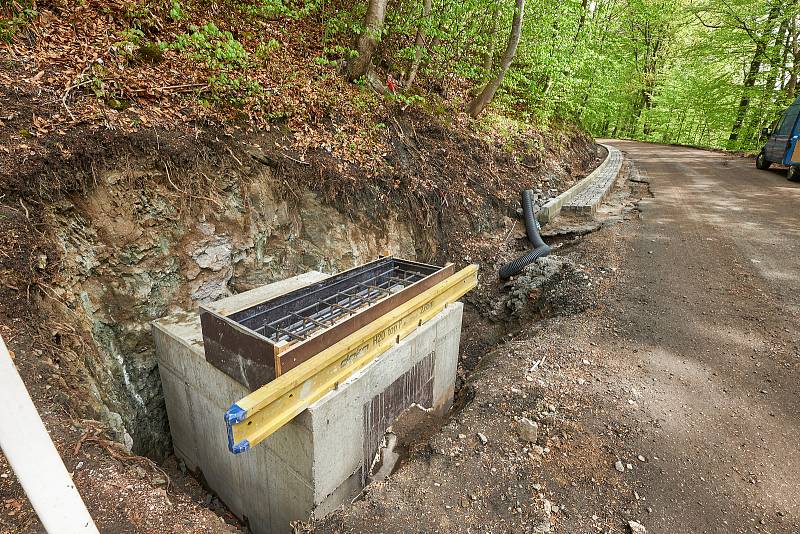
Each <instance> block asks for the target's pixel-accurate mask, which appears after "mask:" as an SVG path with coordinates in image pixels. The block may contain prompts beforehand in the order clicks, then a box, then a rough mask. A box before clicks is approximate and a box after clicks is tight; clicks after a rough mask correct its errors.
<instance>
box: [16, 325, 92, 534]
mask: <svg viewBox="0 0 800 534" xmlns="http://www.w3.org/2000/svg"><path fill="white" fill-rule="evenodd" d="M0 448H2V450H3V454H5V456H6V458H7V459H8V461H9V463H10V464H11V468H12V469H13V470H14V474H15V475H16V476H17V480H19V482H20V484H22V488H23V489H24V490H25V493H26V494H27V495H28V500H30V502H31V504H32V505H33V508H34V510H36V514H37V515H38V516H39V519H40V520H41V522H42V524H43V525H44V528H45V530H47V532H48V533H50V534H62V533H63V534H73V533H74V534H91V533H97V527H95V525H94V521H92V517H91V516H90V515H89V511H88V510H87V509H86V506H85V505H84V504H83V500H82V499H81V496H80V494H79V493H78V490H77V489H76V488H75V484H74V483H73V482H72V478H71V477H70V476H69V473H68V472H67V468H66V467H64V462H62V461H61V457H60V456H59V455H58V451H57V450H56V448H55V446H54V445H53V442H52V440H51V439H50V435H49V434H48V433H47V429H46V428H45V427H44V423H42V419H41V417H39V412H37V411H36V407H35V406H34V405H33V401H32V400H31V397H30V395H29V394H28V390H27V389H26V388H25V384H24V383H23V382H22V378H20V376H19V373H18V372H17V369H16V367H14V362H13V361H11V355H10V354H9V353H8V349H7V348H6V344H5V342H4V341H3V338H2V336H0Z"/></svg>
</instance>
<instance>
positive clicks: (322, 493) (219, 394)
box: [153, 273, 462, 534]
mask: <svg viewBox="0 0 800 534" xmlns="http://www.w3.org/2000/svg"><path fill="white" fill-rule="evenodd" d="M322 278H324V275H322V274H321V273H307V274H306V275H303V277H302V279H301V280H299V281H298V280H297V278H295V279H289V280H287V281H286V282H285V283H284V282H279V283H276V284H270V285H269V286H265V287H264V288H259V289H257V290H254V291H253V292H252V293H253V294H252V295H249V293H251V292H247V293H242V294H239V295H236V296H235V297H232V299H237V300H236V301H235V302H232V303H231V302H225V301H226V300H228V299H225V300H223V301H219V303H216V305H217V306H219V308H220V309H225V310H228V309H230V308H231V307H239V306H242V307H246V306H248V305H250V303H251V302H253V303H254V301H257V300H263V299H264V298H268V297H269V296H270V295H271V294H279V293H283V292H286V291H290V290H292V289H294V288H296V287H297V286H298V283H300V284H301V285H304V284H308V283H311V282H313V281H316V280H319V279H322ZM265 295H266V296H265ZM461 316H462V305H461V304H460V303H456V304H453V305H451V306H448V308H447V309H445V310H444V311H443V312H442V313H440V314H438V315H437V316H436V317H434V318H433V319H431V320H430V321H428V322H427V323H425V324H424V325H422V326H421V327H420V328H418V329H417V330H416V331H415V332H414V333H412V334H411V335H409V336H408V337H406V338H405V339H404V340H402V341H401V343H399V344H398V345H396V346H395V347H393V348H392V349H390V350H388V351H387V352H385V353H384V354H382V355H381V356H379V357H378V358H376V359H375V360H374V361H372V362H371V363H370V364H368V365H367V366H366V367H364V368H363V369H361V370H360V371H359V372H358V373H356V374H355V375H353V376H351V377H350V378H349V379H348V380H347V381H345V382H344V383H342V384H340V385H339V387H338V389H336V390H334V391H331V392H329V393H328V394H327V395H325V396H324V397H323V398H322V399H320V400H319V401H317V402H316V403H314V404H313V405H311V406H310V407H309V408H308V409H307V410H306V411H304V412H303V413H301V414H300V415H298V416H297V417H296V418H295V419H294V420H293V421H292V422H291V423H289V424H287V425H285V426H284V427H283V428H281V429H280V430H279V431H278V432H276V433H275V434H273V435H272V436H270V437H269V438H268V439H266V440H265V441H264V442H262V443H261V444H260V445H258V446H256V447H254V448H253V449H251V450H250V451H248V452H246V453H244V454H240V455H233V454H231V453H230V452H228V448H227V435H226V431H225V424H224V422H223V414H224V413H225V411H226V410H227V409H228V408H229V407H230V405H231V404H232V403H234V402H236V401H237V400H239V399H241V398H242V397H244V396H246V395H247V394H248V393H249V391H247V390H246V389H245V388H244V387H243V386H242V385H240V384H239V383H238V382H236V381H234V380H233V379H231V378H230V377H228V376H227V375H225V374H224V373H222V372H221V371H219V370H218V369H216V368H215V367H213V366H211V365H210V364H209V363H208V362H206V361H205V357H204V352H203V342H202V339H203V338H202V334H201V332H200V322H199V318H198V316H197V314H179V315H176V316H171V317H167V318H164V319H161V320H159V321H156V322H155V323H154V325H153V326H154V328H153V335H154V337H155V343H156V353H157V356H158V364H159V371H160V372H161V379H162V382H163V387H164V395H165V398H166V404H167V412H168V416H169V422H170V431H171V433H172V438H173V443H174V447H175V453H176V455H177V456H178V457H180V458H182V459H183V460H184V461H185V462H186V464H187V466H188V467H189V468H190V469H192V470H196V471H200V472H202V475H203V477H204V478H205V480H206V481H207V483H208V485H209V487H210V488H211V489H212V490H214V491H215V492H216V493H217V495H218V496H219V498H220V499H221V500H222V501H223V502H225V504H226V505H228V507H229V508H230V509H231V510H232V511H233V512H234V513H235V514H236V515H238V516H239V517H240V518H242V519H244V520H246V521H247V522H248V523H249V525H250V528H251V530H252V531H253V532H254V533H255V534H262V533H264V534H266V533H282V532H290V531H291V529H290V527H289V523H290V522H291V521H293V520H306V519H308V518H309V517H310V516H311V515H312V514H314V515H316V516H317V517H321V516H323V515H325V514H327V513H329V512H330V511H332V510H334V509H335V508H336V507H338V506H339V504H341V503H342V502H345V501H346V500H349V499H350V498H351V497H352V496H353V495H354V494H355V493H357V492H358V491H359V490H360V489H361V488H362V487H363V484H364V482H365V480H366V478H367V476H368V472H367V471H368V469H369V466H370V464H371V463H372V457H373V456H374V454H375V451H376V450H377V443H378V441H380V439H381V438H382V437H383V434H384V432H385V431H386V429H387V427H389V426H391V424H392V422H393V421H394V418H395V417H397V415H399V413H400V412H402V411H403V410H404V409H405V408H407V407H408V406H410V405H411V404H413V403H417V404H419V405H421V406H423V407H424V408H432V409H434V410H435V411H437V412H438V413H439V414H443V413H444V412H446V411H447V410H448V409H449V408H450V406H451V405H452V398H453V387H454V384H455V373H456V365H457V362H458V345H459V339H460V331H461Z"/></svg>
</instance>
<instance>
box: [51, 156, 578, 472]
mask: <svg viewBox="0 0 800 534" xmlns="http://www.w3.org/2000/svg"><path fill="white" fill-rule="evenodd" d="M581 142H583V141H581ZM580 146H581V150H582V151H583V152H586V153H585V154H583V153H581V155H580V158H578V159H579V160H580V161H581V162H583V163H581V165H583V166H584V167H586V166H588V164H591V161H592V158H593V149H592V148H591V145H588V144H587V145H586V146H583V145H580ZM161 150H163V147H162V148H161ZM228 152H230V154H231V156H232V157H231V158H227V157H225V158H212V159H209V160H208V161H206V160H203V159H202V158H200V159H194V160H188V159H186V160H179V163H178V164H176V160H175V158H172V159H170V158H165V157H162V155H161V154H159V153H158V152H152V151H151V152H150V153H142V152H141V151H139V152H136V151H134V152H133V153H130V152H125V151H123V152H122V153H119V154H115V155H114V157H112V158H107V159H105V160H103V161H94V160H90V161H89V162H88V163H87V162H86V161H84V162H83V164H82V166H81V169H82V172H84V173H87V172H88V173H89V176H90V180H89V183H88V184H83V185H82V186H81V187H79V188H76V187H73V188H72V189H73V192H70V193H68V194H60V195H57V196H56V198H55V200H54V201H53V202H50V203H49V204H47V205H46V204H45V203H41V204H40V205H41V206H44V207H43V209H42V210H41V213H40V214H39V218H40V220H41V225H40V227H43V228H46V229H47V231H46V232H45V233H46V235H47V238H48V239H49V240H50V241H52V243H51V245H52V248H53V250H54V252H53V253H52V254H51V256H53V257H49V258H47V259H46V261H47V262H50V263H57V269H55V274H54V275H53V276H52V278H51V279H48V282H47V284H46V285H45V284H42V286H43V287H46V291H44V290H43V294H42V296H41V298H40V299H39V300H38V301H37V302H38V308H39V311H40V312H42V313H43V314H44V316H45V317H46V318H47V319H48V320H49V323H50V325H52V326H51V329H52V338H53V339H54V340H57V343H56V344H57V345H58V349H59V351H60V361H61V367H62V372H63V374H64V375H65V380H67V381H68V382H70V384H69V385H70V387H71V388H72V390H73V391H75V392H79V393H77V394H76V395H75V396H76V402H77V403H78V404H83V405H84V406H85V407H87V408H88V411H89V412H90V413H89V414H87V415H90V416H94V417H96V418H98V419H101V420H102V421H103V422H104V423H105V424H106V425H107V426H108V428H109V430H110V433H111V435H112V437H113V438H114V439H116V440H117V441H119V442H121V443H124V444H125V445H126V446H127V447H128V448H129V449H130V450H132V451H133V452H135V453H137V454H141V455H146V456H149V457H151V458H154V459H157V460H160V459H163V458H164V457H165V456H166V455H168V454H169V453H170V452H171V442H170V437H169V428H168V422H167V418H166V410H165V406H164V399H163V393H162V391H161V385H160V379H159V375H158V368H157V365H156V359H155V354H154V347H153V341H152V336H151V332H150V322H151V321H152V320H154V319H157V318H160V317H162V316H164V315H167V314H170V313H173V312H176V311H178V310H181V309H193V308H195V307H196V306H197V305H198V304H200V303H204V302H209V301H213V300H216V299H219V298H221V297H224V296H227V295H230V294H233V293H237V292H241V291H245V290H248V289H252V288H254V287H257V286H260V285H263V284H266V283H270V282H273V281H276V280H281V279H284V278H287V277H290V276H293V275H296V274H299V273H301V272H305V271H308V270H320V271H325V272H336V271H339V270H343V269H347V268H350V267H353V266H356V265H359V264H362V263H365V262H367V261H369V260H371V259H374V258H375V257H377V256H379V255H381V254H387V253H388V254H394V255H397V256H399V257H404V258H411V259H420V260H422V261H439V262H445V261H454V262H455V263H456V264H457V265H462V264H465V263H471V262H478V263H480V264H481V267H482V275H481V286H480V287H479V289H478V290H477V291H475V292H473V293H474V294H471V295H469V296H468V297H467V298H466V299H465V300H466V303H467V306H466V308H465V310H466V313H465V317H464V329H463V331H464V335H463V337H462V347H463V349H462V356H461V365H460V368H461V370H460V372H459V384H458V385H457V386H458V389H459V394H458V398H457V401H456V405H457V406H459V405H460V406H463V405H464V403H466V402H468V399H469V388H462V387H461V386H462V385H463V384H464V383H465V379H466V378H467V376H468V375H469V373H470V372H471V371H472V370H473V369H474V368H475V367H476V366H477V365H478V364H479V362H480V359H481V357H482V355H483V354H485V353H486V352H488V351H489V350H490V348H491V347H492V346H493V345H495V344H496V343H498V342H499V341H500V340H502V339H503V336H506V335H507V334H509V333H510V332H511V331H513V330H514V329H515V328H517V327H516V326H514V325H515V324H517V323H518V322H519V321H518V319H520V317H519V310H517V311H515V310H514V305H513V304H509V301H510V300H513V298H514V297H513V293H514V292H513V288H512V291H511V292H510V294H512V296H508V294H509V292H508V291H507V289H508V288H503V287H502V285H501V284H500V283H499V282H498V281H497V279H496V272H495V265H494V264H495V263H497V261H498V260H497V256H498V251H499V250H501V251H502V250H505V249H506V248H507V247H508V246H509V244H507V243H506V241H507V239H504V236H507V235H508V234H509V228H512V225H511V224H510V223H511V222H513V221H512V219H510V218H509V217H508V214H509V213H513V212H514V209H515V206H514V204H513V201H509V200H507V199H509V198H514V199H516V197H517V192H516V191H500V190H497V191H494V192H492V191H491V190H489V189H487V188H489V187H491V186H492V180H491V179H487V183H485V184H484V183H480V184H477V182H475V179H474V178H469V179H468V180H467V181H465V182H464V184H465V185H466V184H467V182H469V184H470V187H477V186H480V187H479V189H480V191H482V193H481V194H480V197H481V198H482V199H483V200H482V202H481V204H480V205H475V204H472V205H470V204H468V203H463V204H461V205H459V206H456V205H449V206H448V205H447V200H446V197H445V201H444V202H445V205H444V209H448V208H450V209H452V210H453V213H454V215H452V216H450V217H445V216H443V215H442V213H441V209H438V208H437V207H436V206H433V208H432V209H431V212H430V213H436V212H437V209H438V215H436V216H433V217H431V216H430V214H429V215H427V216H426V217H424V218H420V217H418V216H417V217H414V216H412V215H418V214H417V213H416V211H415V206H418V205H422V204H425V203H426V202H428V201H427V200H426V198H437V195H438V196H441V193H435V194H432V196H430V195H429V197H424V196H423V194H422V193H421V192H417V191H412V192H411V193H410V195H416V196H417V201H418V204H416V205H415V204H412V203H411V201H409V200H407V199H399V198H398V199H392V201H391V202H389V201H385V202H382V203H381V202H375V201H374V200H375V198H379V197H377V195H373V202H365V201H361V200H359V199H357V201H354V202H353V203H352V204H351V205H349V206H345V207H343V206H342V205H341V203H339V204H337V203H336V202H331V200H330V198H329V197H328V196H326V195H325V190H324V189H325V188H324V187H320V186H319V184H315V183H314V181H313V179H311V178H304V180H294V181H292V180H289V179H288V178H287V176H289V175H290V173H287V172H286V171H285V169H282V168H281V167H280V166H276V165H274V164H273V162H272V161H271V160H269V158H267V159H266V160H265V159H264V158H263V157H261V156H259V157H256V155H253V154H249V153H247V152H245V153H242V152H239V156H238V157H237V156H236V155H235V154H234V152H233V151H232V150H231V149H230V148H228ZM498 154H499V152H498ZM248 156H253V157H248ZM493 157H495V158H499V157H500V156H497V155H494V156H493ZM476 158H478V160H479V161H481V162H483V164H487V165H495V164H497V162H498V161H499V162H501V163H502V164H503V165H510V164H512V163H513V161H512V160H508V159H507V156H502V158H505V159H502V158H501V159H495V160H491V159H489V158H486V157H485V156H483V155H477V156H476ZM180 161H183V164H180ZM265 161H266V164H265ZM509 161H511V163H509ZM587 162H588V163H587ZM572 165H574V163H573V164H572ZM570 166H571V165H567V166H566V170H565V168H561V167H558V165H555V166H551V170H550V171H548V172H547V173H543V175H544V178H542V177H541V176H539V177H529V178H528V179H529V180H540V181H539V182H538V184H539V185H542V184H544V186H545V187H547V186H550V187H552V186H558V185H559V182H558V180H560V179H556V178H554V176H555V175H554V174H553V170H552V169H555V170H556V171H557V173H559V174H560V175H561V176H569V174H570V171H569V170H568V169H569V168H570ZM87 169H89V171H87ZM428 170H430V169H428ZM584 170H585V169H584ZM474 171H475V169H472V171H470V172H474ZM70 172H72V171H71V170H70V169H69V168H68V169H67V170H66V171H63V170H62V172H61V174H62V175H63V174H65V173H66V174H69V173H70ZM75 172H76V173H77V172H78V171H77V169H76V170H75ZM322 172H323V171H322V170H320V176H322ZM487 172H488V171H487ZM492 172H494V171H492ZM445 181H446V180H445ZM398 182H400V183H402V179H398ZM476 184H477V185H476ZM531 184H532V185H536V182H529V185H531ZM495 185H496V184H495ZM393 189H395V190H396V187H395V188H393ZM392 194H394V193H392ZM398 194H399V193H398ZM409 198H411V196H409ZM459 210H460V211H459ZM454 221H457V222H456V223H455V224H454ZM498 243H499V244H498ZM511 246H513V242H512V243H511ZM498 247H500V248H499V249H498ZM525 291H526V290H525V289H521V290H520V291H518V293H519V295H520V296H521V298H523V300H529V295H528V296H525V295H524V293H525ZM501 294H505V295H506V296H505V297H503V298H499V297H498V296H499V295H501ZM533 301H534V302H535V301H536V299H533ZM520 309H521V308H520ZM531 309H535V306H534V307H533V308H531ZM525 313H528V311H526V312H525ZM538 313H544V312H543V311H542V310H539V312H538Z"/></svg>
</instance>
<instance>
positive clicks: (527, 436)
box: [517, 417, 539, 443]
mask: <svg viewBox="0 0 800 534" xmlns="http://www.w3.org/2000/svg"><path fill="white" fill-rule="evenodd" d="M517 432H518V433H519V437H521V438H522V439H523V440H525V441H529V442H531V443H536V440H537V439H538V438H539V425H538V423H536V422H534V421H531V420H530V419H527V418H525V417H522V418H520V419H519V420H518V421H517Z"/></svg>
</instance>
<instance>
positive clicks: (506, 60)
mask: <svg viewBox="0 0 800 534" xmlns="http://www.w3.org/2000/svg"><path fill="white" fill-rule="evenodd" d="M524 12H525V0H516V5H515V8H514V21H513V22H512V23H511V35H509V37H508V44H507V45H506V50H505V52H503V58H502V59H501V61H500V70H499V71H498V72H497V76H495V78H494V79H493V80H490V81H489V83H487V84H486V86H485V87H484V88H483V90H482V91H481V92H480V94H478V96H476V97H475V98H474V99H473V100H472V102H470V103H469V106H467V111H468V113H469V115H470V116H471V117H472V118H473V119H477V118H478V115H480V114H481V112H482V111H483V110H484V109H485V108H486V106H488V105H489V103H491V101H492V99H493V98H494V94H495V93H496V92H497V90H498V89H499V88H500V85H501V84H502V83H503V78H505V76H506V72H507V71H508V67H510V66H511V62H512V61H514V56H515V55H516V54H517V46H518V45H519V39H520V36H521V35H522V18H523V15H524Z"/></svg>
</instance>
